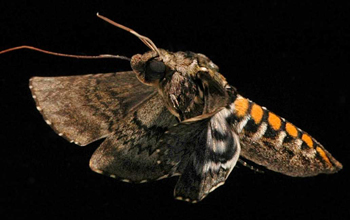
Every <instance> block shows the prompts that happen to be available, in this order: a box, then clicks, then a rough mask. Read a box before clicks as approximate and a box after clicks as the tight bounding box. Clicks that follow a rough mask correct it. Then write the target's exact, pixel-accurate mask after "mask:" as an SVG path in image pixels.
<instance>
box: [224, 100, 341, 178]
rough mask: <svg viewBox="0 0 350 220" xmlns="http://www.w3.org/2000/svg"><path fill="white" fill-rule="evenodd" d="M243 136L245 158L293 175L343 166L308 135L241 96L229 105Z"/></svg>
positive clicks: (308, 173) (239, 131) (328, 170)
mask: <svg viewBox="0 0 350 220" xmlns="http://www.w3.org/2000/svg"><path fill="white" fill-rule="evenodd" d="M229 108H230V111H231V113H232V115H231V118H230V119H229V120H231V123H232V124H233V129H234V130H235V131H236V132H237V133H238V134H239V136H240V141H241V145H242V151H241V156H243V157H245V158H246V159H249V160H251V161H253V162H255V163H257V164H259V165H262V166H265V167H267V168H268V169H271V170H273V171H276V172H280V173H284V174H286V175H290V176H313V175H317V174H319V173H334V172H336V171H338V170H340V169H341V168H342V165H341V164H340V163H339V162H338V161H337V160H336V159H335V158H334V157H332V155H331V154H330V153H329V152H328V151H327V150H325V149H324V147H323V146H322V145H321V144H320V143H319V142H317V141H316V140H315V139H314V138H313V137H311V136H310V135H309V134H307V133H306V132H304V131H302V130H301V129H299V128H297V127H296V126H294V125H293V124H292V123H290V122H288V121H286V120H285V119H284V118H281V117H279V116H277V115H276V114H274V113H272V112H270V111H269V110H267V109H266V108H264V107H261V106H259V105H257V104H256V103H254V102H252V101H250V100H248V99H246V98H244V97H242V96H240V95H238V96H237V98H236V99H235V101H234V102H233V103H232V104H231V105H230V106H229Z"/></svg>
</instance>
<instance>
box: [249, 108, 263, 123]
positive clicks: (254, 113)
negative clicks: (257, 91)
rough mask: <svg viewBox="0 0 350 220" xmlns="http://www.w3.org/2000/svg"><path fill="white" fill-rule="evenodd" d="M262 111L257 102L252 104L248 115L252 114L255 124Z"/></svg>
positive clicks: (258, 121)
mask: <svg viewBox="0 0 350 220" xmlns="http://www.w3.org/2000/svg"><path fill="white" fill-rule="evenodd" d="M263 114H264V111H263V109H262V108H261V106H259V105H257V104H255V103H254V104H253V106H252V110H251V111H250V115H251V116H252V118H253V120H254V122H255V124H259V123H260V121H261V119H262V117H263Z"/></svg>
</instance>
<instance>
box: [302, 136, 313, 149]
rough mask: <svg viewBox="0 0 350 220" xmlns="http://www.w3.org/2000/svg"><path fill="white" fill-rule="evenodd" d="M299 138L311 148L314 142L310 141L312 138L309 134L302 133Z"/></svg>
mask: <svg viewBox="0 0 350 220" xmlns="http://www.w3.org/2000/svg"><path fill="white" fill-rule="evenodd" d="M301 140H303V141H304V142H305V143H306V145H307V146H309V147H310V148H313V146H314V143H313V141H312V138H311V137H310V136H309V135H307V134H303V136H301Z"/></svg>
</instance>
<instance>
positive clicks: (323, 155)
mask: <svg viewBox="0 0 350 220" xmlns="http://www.w3.org/2000/svg"><path fill="white" fill-rule="evenodd" d="M316 151H317V152H318V154H319V155H320V156H321V157H322V159H323V160H324V161H326V163H327V164H328V165H329V166H332V163H331V162H330V161H329V158H328V157H327V155H326V152H325V151H324V150H322V148H320V147H316Z"/></svg>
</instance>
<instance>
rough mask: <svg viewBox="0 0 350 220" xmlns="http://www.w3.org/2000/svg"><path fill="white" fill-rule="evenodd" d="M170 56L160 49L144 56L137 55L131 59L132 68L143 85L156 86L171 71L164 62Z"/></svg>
mask: <svg viewBox="0 0 350 220" xmlns="http://www.w3.org/2000/svg"><path fill="white" fill-rule="evenodd" d="M168 56H170V53H169V52H167V51H165V50H163V49H158V51H157V52H156V51H153V50H152V51H148V52H146V53H144V54H136V55H134V56H132V58H131V61H130V63H131V68H132V69H133V71H134V72H135V74H136V77H137V78H138V79H139V80H140V81H141V82H142V83H144V84H146V85H150V86H152V85H153V86H156V85H158V83H159V82H160V81H161V80H162V79H163V78H164V77H165V75H166V74H167V72H169V71H171V68H170V67H169V66H168V65H167V64H166V62H165V61H164V58H167V57H168ZM166 60H167V59H166Z"/></svg>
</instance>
